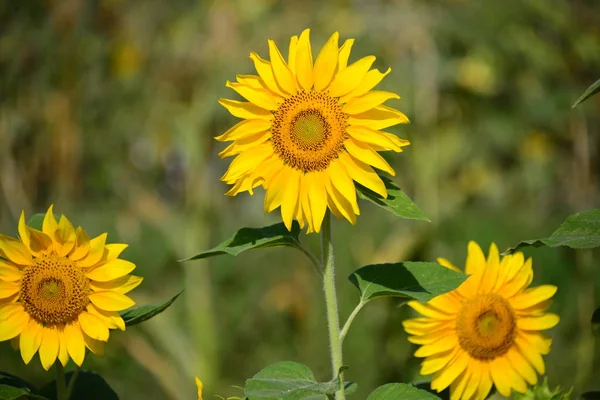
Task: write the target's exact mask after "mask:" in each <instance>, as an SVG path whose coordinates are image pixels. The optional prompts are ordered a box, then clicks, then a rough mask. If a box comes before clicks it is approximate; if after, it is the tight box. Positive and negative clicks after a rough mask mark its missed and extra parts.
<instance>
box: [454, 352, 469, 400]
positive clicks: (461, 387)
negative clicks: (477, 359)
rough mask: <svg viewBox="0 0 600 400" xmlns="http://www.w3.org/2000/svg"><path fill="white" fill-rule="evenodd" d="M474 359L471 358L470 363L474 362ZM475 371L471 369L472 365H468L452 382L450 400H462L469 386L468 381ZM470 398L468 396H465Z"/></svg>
mask: <svg viewBox="0 0 600 400" xmlns="http://www.w3.org/2000/svg"><path fill="white" fill-rule="evenodd" d="M472 362H473V360H469V364H470V363H472ZM472 375H473V372H472V371H471V368H470V366H467V368H465V370H464V371H463V372H462V373H461V374H460V375H459V376H458V378H456V380H454V382H452V384H451V385H450V400H460V399H461V398H462V395H463V393H464V391H465V388H466V387H467V383H468V382H469V380H470V379H471V376H472ZM464 398H465V399H468V397H466V396H465V397H464Z"/></svg>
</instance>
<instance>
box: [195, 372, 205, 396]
mask: <svg viewBox="0 0 600 400" xmlns="http://www.w3.org/2000/svg"><path fill="white" fill-rule="evenodd" d="M195 378H196V387H197V388H198V400H202V389H204V384H203V383H202V381H201V380H200V378H198V377H197V376H196V377H195Z"/></svg>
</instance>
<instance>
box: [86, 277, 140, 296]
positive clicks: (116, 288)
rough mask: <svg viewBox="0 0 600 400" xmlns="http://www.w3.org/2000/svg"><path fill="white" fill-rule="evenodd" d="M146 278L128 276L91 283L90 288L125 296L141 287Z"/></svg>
mask: <svg viewBox="0 0 600 400" xmlns="http://www.w3.org/2000/svg"><path fill="white" fill-rule="evenodd" d="M143 280H144V278H142V277H140V276H135V275H126V276H122V277H120V278H117V279H114V280H111V281H108V282H94V281H92V282H90V288H91V289H92V290H94V291H103V290H110V291H113V292H117V293H121V294H125V293H128V292H130V291H132V290H133V289H135V288H136V287H138V286H139V284H140V283H142V281H143Z"/></svg>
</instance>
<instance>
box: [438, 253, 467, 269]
mask: <svg viewBox="0 0 600 400" xmlns="http://www.w3.org/2000/svg"><path fill="white" fill-rule="evenodd" d="M437 262H438V264H440V265H443V266H444V267H446V268H448V269H451V270H452V271H456V272H462V271H461V270H460V268H458V267H457V266H456V265H454V264H452V263H451V262H450V261H448V260H447V259H445V258H442V257H438V259H437Z"/></svg>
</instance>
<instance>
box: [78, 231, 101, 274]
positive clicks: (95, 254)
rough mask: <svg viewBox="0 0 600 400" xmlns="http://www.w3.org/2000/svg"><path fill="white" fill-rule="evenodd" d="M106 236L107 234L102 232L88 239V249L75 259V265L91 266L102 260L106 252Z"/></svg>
mask: <svg viewBox="0 0 600 400" xmlns="http://www.w3.org/2000/svg"><path fill="white" fill-rule="evenodd" d="M106 236H107V234H106V233H103V234H102V235H100V236H96V237H95V238H93V239H92V240H90V251H89V252H88V254H87V255H86V256H85V257H84V258H82V259H81V260H79V261H77V266H79V267H81V268H88V267H93V266H94V265H96V264H98V263H99V262H100V260H102V257H103V256H104V255H105V253H108V252H107V251H106V247H105V244H106Z"/></svg>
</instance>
